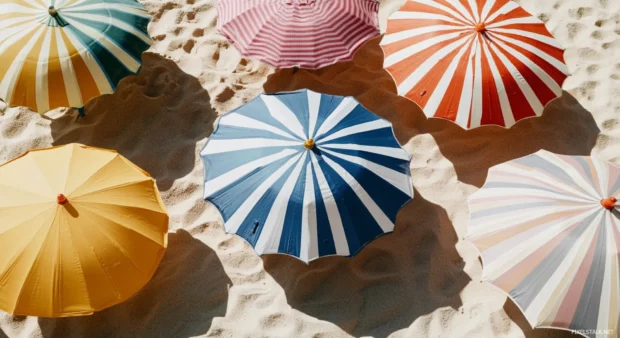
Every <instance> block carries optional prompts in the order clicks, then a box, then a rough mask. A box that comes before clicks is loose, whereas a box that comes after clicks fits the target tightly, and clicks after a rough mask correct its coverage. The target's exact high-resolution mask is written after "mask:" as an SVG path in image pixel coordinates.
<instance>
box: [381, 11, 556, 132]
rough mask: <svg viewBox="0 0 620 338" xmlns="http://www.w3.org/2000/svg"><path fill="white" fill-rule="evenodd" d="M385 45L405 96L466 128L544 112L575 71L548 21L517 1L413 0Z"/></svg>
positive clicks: (394, 21)
mask: <svg viewBox="0 0 620 338" xmlns="http://www.w3.org/2000/svg"><path fill="white" fill-rule="evenodd" d="M381 47H382V48H383V51H384V53H385V61H384V67H385V68H386V69H387V71H388V72H389V73H390V74H391V75H392V77H393V78H394V81H395V82H396V85H397V87H398V94H399V95H403V96H405V97H407V98H409V99H410V100H412V101H414V102H416V103H417V104H418V105H419V106H420V107H422V109H424V112H425V114H426V115H427V116H428V117H440V118H445V119H448V120H451V121H454V122H455V123H457V124H458V125H460V126H461V127H463V128H474V127H478V126H481V125H499V126H504V127H510V126H511V125H513V124H514V123H515V122H516V121H519V120H521V119H523V118H527V117H532V116H538V115H540V114H542V112H543V107H544V106H545V105H546V104H547V102H549V101H550V100H552V99H554V98H556V97H558V96H560V95H561V94H562V88H561V85H562V82H564V79H566V76H567V74H568V70H567V68H566V66H565V64H564V59H563V54H564V51H563V49H562V47H561V46H560V45H559V44H558V43H557V42H556V41H555V40H554V39H553V37H552V36H551V34H550V33H549V32H548V31H547V29H546V28H545V25H544V23H543V22H542V21H540V20H539V19H537V18H535V17H533V16H531V15H530V14H529V13H527V12H526V11H525V10H524V9H522V8H521V7H519V5H517V3H515V2H513V1H510V0H488V1H487V0H470V1H464V0H461V1H456V0H436V1H431V0H407V2H405V4H404V6H403V7H402V8H401V9H400V10H399V11H397V12H395V13H394V14H392V16H390V17H389V19H388V25H387V32H386V34H385V36H384V37H383V40H382V41H381Z"/></svg>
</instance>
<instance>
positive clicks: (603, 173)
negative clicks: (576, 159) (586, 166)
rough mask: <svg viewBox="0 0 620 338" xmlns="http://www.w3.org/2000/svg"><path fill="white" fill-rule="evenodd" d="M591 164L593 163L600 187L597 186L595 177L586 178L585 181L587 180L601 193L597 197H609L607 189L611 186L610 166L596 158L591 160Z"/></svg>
mask: <svg viewBox="0 0 620 338" xmlns="http://www.w3.org/2000/svg"><path fill="white" fill-rule="evenodd" d="M586 161H587V159H586ZM590 162H592V166H593V167H594V170H595V171H596V175H597V176H598V185H596V186H595V184H594V177H587V178H584V181H585V180H586V179H587V180H588V181H589V182H590V183H591V186H592V187H593V188H594V189H595V190H596V191H597V192H598V193H599V195H598V196H596V197H600V198H601V199H603V198H607V197H609V196H608V195H607V189H608V188H607V187H608V186H609V164H607V163H603V162H601V161H599V160H597V159H595V158H590ZM588 181H586V182H588Z"/></svg>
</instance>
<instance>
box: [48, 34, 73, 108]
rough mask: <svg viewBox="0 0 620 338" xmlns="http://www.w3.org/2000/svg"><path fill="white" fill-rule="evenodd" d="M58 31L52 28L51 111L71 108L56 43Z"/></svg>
mask: <svg viewBox="0 0 620 338" xmlns="http://www.w3.org/2000/svg"><path fill="white" fill-rule="evenodd" d="M58 29H59V28H57V27H55V28H52V39H51V43H50V55H49V63H48V65H47V81H48V82H47V83H48V88H49V100H50V109H54V108H58V107H67V106H69V99H68V98H67V90H66V88H65V82H64V79H63V76H62V67H61V66H60V59H59V58H58V42H57V41H56V31H57V30H58Z"/></svg>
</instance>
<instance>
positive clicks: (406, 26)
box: [385, 19, 464, 49]
mask: <svg viewBox="0 0 620 338" xmlns="http://www.w3.org/2000/svg"><path fill="white" fill-rule="evenodd" d="M437 25H446V26H454V31H457V30H462V29H463V27H464V26H463V25H459V24H455V23H454V22H448V21H443V20H428V19H425V20H418V19H410V20H390V23H389V25H388V27H387V29H386V31H385V35H388V34H393V33H399V32H403V31H408V30H411V29H416V28H424V27H429V26H437ZM454 31H452V30H449V31H441V32H434V33H429V34H432V35H430V36H429V35H428V34H425V35H421V36H420V37H418V38H419V40H426V39H428V38H429V37H432V36H435V35H443V34H449V33H452V32H454ZM422 36H426V38H421V37H422ZM393 44H395V43H392V44H389V46H391V45H393ZM410 45H411V43H410ZM402 48H404V47H401V48H400V49H402Z"/></svg>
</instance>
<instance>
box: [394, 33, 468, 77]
mask: <svg viewBox="0 0 620 338" xmlns="http://www.w3.org/2000/svg"><path fill="white" fill-rule="evenodd" d="M461 34H463V33H461V32H455V33H450V34H441V35H438V36H434V37H432V38H430V39H428V40H424V41H422V42H419V43H416V44H413V45H411V46H409V47H407V48H403V49H401V50H399V51H398V52H396V53H394V54H392V55H389V56H388V57H386V58H385V60H384V61H383V66H384V67H385V68H387V67H389V66H392V65H394V64H396V63H399V62H401V61H403V60H405V59H407V58H409V57H411V56H413V55H415V54H417V53H419V52H421V51H423V50H425V49H427V48H429V47H432V46H435V45H437V44H440V43H442V42H444V41H447V40H450V39H454V38H456V37H458V36H459V35H461Z"/></svg>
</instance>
